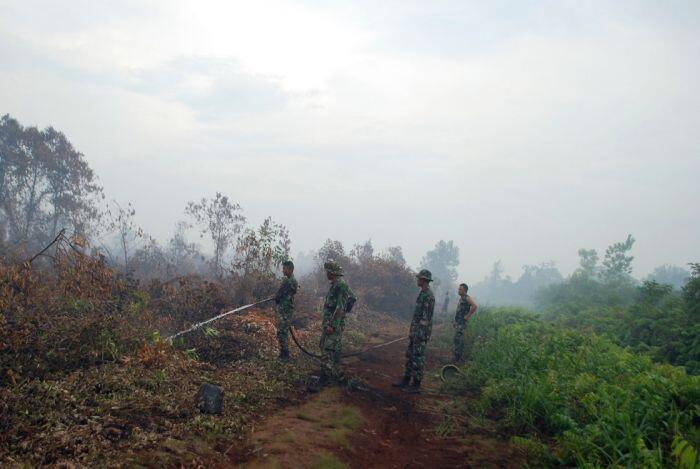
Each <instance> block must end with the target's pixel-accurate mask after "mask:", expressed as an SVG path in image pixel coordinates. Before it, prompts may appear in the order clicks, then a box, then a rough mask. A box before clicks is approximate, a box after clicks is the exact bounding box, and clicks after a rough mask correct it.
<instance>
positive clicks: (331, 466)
mask: <svg viewBox="0 0 700 469" xmlns="http://www.w3.org/2000/svg"><path fill="white" fill-rule="evenodd" d="M311 467H312V468H313V469H345V468H347V467H348V466H347V465H346V464H345V463H344V462H343V461H341V460H340V459H338V458H337V457H335V456H334V455H332V454H330V453H322V454H321V455H320V456H319V457H318V459H317V460H316V462H315V463H314V464H313V465H312V466H311Z"/></svg>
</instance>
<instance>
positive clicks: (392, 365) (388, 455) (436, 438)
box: [232, 325, 526, 468]
mask: <svg viewBox="0 0 700 469" xmlns="http://www.w3.org/2000/svg"><path fill="white" fill-rule="evenodd" d="M405 333H406V331H405V330H404V328H403V327H397V326H396V325H394V326H391V325H387V326H386V327H384V328H383V329H382V330H381V331H380V332H377V333H376V334H375V335H374V336H373V337H372V339H371V342H372V343H382V342H385V341H388V340H390V339H392V338H395V337H399V336H401V335H402V334H405ZM405 347H406V342H405V341H404V342H398V343H396V344H392V345H390V346H387V347H384V348H379V349H376V350H373V351H370V352H368V353H366V354H363V355H361V356H359V357H353V358H349V359H346V361H345V363H344V366H345V370H346V372H347V375H348V376H350V377H352V378H353V379H354V380H357V381H359V382H360V383H361V384H359V385H356V386H343V387H341V386H336V387H331V388H326V389H324V390H322V391H321V392H319V393H316V394H311V395H310V396H309V397H308V398H307V399H305V400H303V401H302V402H300V403H298V404H295V405H292V406H289V407H286V408H284V409H282V410H281V411H279V412H277V413H276V414H274V415H272V416H270V417H269V418H267V419H266V420H264V421H263V422H261V423H260V424H259V425H258V426H257V428H255V430H254V431H253V432H252V434H251V437H250V439H249V441H248V444H247V446H245V447H242V448H240V449H239V450H238V451H237V452H235V454H233V455H232V458H233V459H232V462H233V463H234V464H236V465H238V464H240V465H243V466H244V467H250V468H260V467H263V468H267V467H270V468H272V467H284V468H286V467H317V468H342V467H352V468H375V467H376V468H421V467H431V468H442V467H494V468H496V467H498V468H504V467H521V466H522V465H523V464H525V462H526V461H525V459H524V456H523V455H522V454H521V453H520V452H519V451H518V450H517V449H516V448H515V447H514V446H512V445H511V444H510V443H509V442H508V440H507V439H504V438H499V437H498V435H494V434H486V433H484V432H481V433H479V432H475V433H474V434H466V435H464V434H462V435H461V436H460V437H459V438H457V437H443V436H440V435H439V432H437V431H436V429H437V428H438V426H439V425H440V423H441V422H442V419H443V416H441V415H440V412H439V410H437V409H439V408H440V407H441V403H443V402H444V401H445V400H446V399H449V397H446V396H444V395H443V394H441V393H439V392H437V391H438V387H439V381H438V380H437V378H436V377H435V372H436V371H437V370H438V369H439V368H440V366H442V365H443V364H445V363H447V362H448V356H446V355H447V354H448V351H445V350H439V349H431V350H429V355H428V356H427V357H426V358H427V363H426V369H427V370H428V372H427V373H426V376H427V377H426V380H425V383H424V384H425V386H424V388H423V392H422V393H421V394H419V395H412V394H407V393H405V392H402V391H401V390H399V389H395V388H392V387H391V383H392V382H393V381H395V380H397V379H398V378H399V377H400V375H401V373H402V370H403V363H404V350H405Z"/></svg>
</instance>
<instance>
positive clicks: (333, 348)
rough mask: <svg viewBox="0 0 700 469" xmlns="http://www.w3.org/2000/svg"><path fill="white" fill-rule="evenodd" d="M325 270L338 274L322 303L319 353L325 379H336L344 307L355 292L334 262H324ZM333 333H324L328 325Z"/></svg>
mask: <svg viewBox="0 0 700 469" xmlns="http://www.w3.org/2000/svg"><path fill="white" fill-rule="evenodd" d="M326 270H328V271H329V272H330V273H333V274H336V275H338V276H337V277H335V279H334V280H332V281H331V286H330V288H329V290H328V294H327V295H326V299H325V301H324V303H323V313H322V314H323V324H322V327H323V334H322V335H321V343H320V348H321V353H322V355H323V360H324V367H323V375H324V378H325V379H328V380H332V381H336V380H338V379H340V378H341V377H342V371H341V370H340V354H341V353H342V351H343V344H342V339H343V330H344V329H345V308H346V305H347V304H348V301H354V299H355V294H354V293H353V291H352V290H350V287H349V286H348V284H347V283H346V282H345V280H343V278H342V277H341V276H342V269H341V268H340V266H338V265H337V264H335V263H326ZM329 326H330V327H332V328H333V333H331V334H328V333H326V329H327V328H328V327H329Z"/></svg>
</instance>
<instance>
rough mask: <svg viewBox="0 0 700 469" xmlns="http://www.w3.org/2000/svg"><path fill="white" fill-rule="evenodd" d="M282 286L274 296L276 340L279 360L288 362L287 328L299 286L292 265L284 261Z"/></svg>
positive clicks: (292, 313)
mask: <svg viewBox="0 0 700 469" xmlns="http://www.w3.org/2000/svg"><path fill="white" fill-rule="evenodd" d="M282 273H283V274H284V277H282V284H281V285H280V287H279V290H277V294H276V295H275V303H276V304H277V340H278V342H279V345H280V358H281V359H282V360H289V348H288V346H287V342H288V337H289V326H290V325H291V321H292V316H293V315H294V295H295V294H296V292H297V290H298V289H299V284H298V283H297V281H296V279H295V278H294V263H293V262H292V261H285V262H283V263H282Z"/></svg>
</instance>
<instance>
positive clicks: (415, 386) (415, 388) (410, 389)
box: [402, 378, 420, 394]
mask: <svg viewBox="0 0 700 469" xmlns="http://www.w3.org/2000/svg"><path fill="white" fill-rule="evenodd" d="M402 391H403V392H407V393H411V394H418V393H419V392H420V380H419V379H415V378H413V383H411V385H410V386H406V387H404V388H402Z"/></svg>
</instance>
